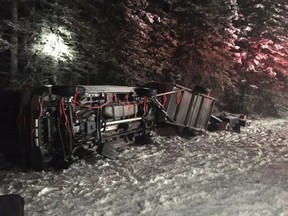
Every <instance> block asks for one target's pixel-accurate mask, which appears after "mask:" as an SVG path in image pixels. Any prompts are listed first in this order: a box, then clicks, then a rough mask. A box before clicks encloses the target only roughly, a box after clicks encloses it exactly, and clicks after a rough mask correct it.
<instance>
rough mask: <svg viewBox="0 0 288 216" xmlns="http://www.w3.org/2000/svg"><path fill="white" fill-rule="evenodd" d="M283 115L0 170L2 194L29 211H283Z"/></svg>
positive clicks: (286, 130)
mask: <svg viewBox="0 0 288 216" xmlns="http://www.w3.org/2000/svg"><path fill="white" fill-rule="evenodd" d="M287 124H288V119H260V120H255V121H253V124H252V126H251V127H249V128H242V133H241V134H238V133H234V132H229V131H217V132H209V133H206V134H203V135H199V136H196V137H180V136H178V135H177V134H176V135H175V133H173V132H171V131H167V133H166V134H164V135H163V134H162V135H161V136H160V135H159V134H158V135H155V139H154V143H153V144H149V145H137V144H132V145H123V144H120V145H119V146H118V150H119V151H120V152H121V154H120V157H119V159H118V160H114V161H113V160H109V159H103V158H102V157H101V156H99V155H97V156H95V157H93V158H90V159H88V160H86V161H84V160H81V161H77V162H76V163H74V164H73V165H72V166H71V167H70V168H69V169H67V170H63V171H49V172H34V171H31V170H28V171H23V170H17V169H13V170H10V171H1V172H0V180H1V187H0V194H8V193H17V194H20V195H21V196H23V197H24V199H25V213H26V215H29V216H30V215H32V216H33V215H34V216H37V215H72V216H73V215H75V216H76V215H77V216H78V215H80V216H82V215H83V216H94V215H95V216H96V215H97V216H98V215H99V216H100V215H105V216H109V215H131V216H132V215H156V216H160V215H168V216H169V215H171V216H177V215H181V216H182V215H196V216H198V215H199V216H202V215H203V216H204V215H205V216H206V215H217V216H218V215H223V216H224V215H227V216H228V215H229V216H230V215H241V216H242V215H244V216H250V215H251V216H252V215H253V216H255V215H261V216H262V215H265V216H266V215H280V216H285V215H288V205H287V203H288V147H287V143H288V142H287V139H288V127H287Z"/></svg>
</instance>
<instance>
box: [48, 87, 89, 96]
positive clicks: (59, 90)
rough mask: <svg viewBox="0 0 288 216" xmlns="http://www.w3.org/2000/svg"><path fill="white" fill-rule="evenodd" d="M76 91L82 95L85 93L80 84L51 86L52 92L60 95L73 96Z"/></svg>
mask: <svg viewBox="0 0 288 216" xmlns="http://www.w3.org/2000/svg"><path fill="white" fill-rule="evenodd" d="M76 91H77V93H78V94H79V95H80V96H83V95H84V94H85V88H84V87H82V86H79V87H76V86H59V85H55V86H52V94H55V95H60V96H62V97H71V96H74V95H75V94H76Z"/></svg>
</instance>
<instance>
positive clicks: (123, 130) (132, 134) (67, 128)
mask: <svg viewBox="0 0 288 216" xmlns="http://www.w3.org/2000/svg"><path fill="white" fill-rule="evenodd" d="M214 103H215V99H214V98H213V97H210V96H209V90H208V89H206V88H203V87H200V86H196V87H195V88H194V89H193V90H192V89H189V88H186V87H183V86H180V85H177V84H172V83H150V84H147V85H146V86H145V87H128V86H111V85H95V86H85V85H83V86H58V85H54V86H51V85H50V86H43V87H38V88H32V89H29V90H28V91H24V92H22V96H21V97H20V106H19V107H20V108H19V114H18V118H17V123H18V131H19V133H18V134H19V140H20V144H19V146H20V151H21V154H22V155H24V156H25V157H23V158H26V159H27V160H28V161H29V163H30V164H31V165H32V167H33V168H34V169H36V170H46V169H48V168H49V167H51V166H56V167H59V166H60V167H66V166H68V165H69V164H70V163H72V162H73V161H74V160H77V159H79V158H84V157H86V156H88V155H93V154H94V153H98V154H101V155H103V156H105V157H108V158H111V159H116V158H117V156H118V152H117V151H116V149H114V147H113V145H111V143H112V141H115V140H116V141H117V140H119V139H122V140H124V141H125V142H127V143H130V142H135V141H136V142H141V143H146V142H149V141H151V136H152V133H151V132H152V131H153V130H154V128H155V126H159V125H163V124H164V125H170V126H173V127H176V128H177V131H178V132H181V133H182V132H185V131H190V132H191V131H192V132H201V131H205V130H207V128H208V127H209V126H211V125H213V124H214V125H219V124H220V123H221V122H223V121H225V119H227V118H228V119H229V117H227V116H226V117H227V118H225V119H222V120H221V119H220V118H217V117H215V116H213V115H212V110H213V106H214ZM230 119H233V118H230ZM220 121H221V122H220ZM231 122H232V123H233V124H234V123H235V121H231ZM239 122H240V121H239ZM241 122H242V121H241ZM237 124H238V122H237V123H235V124H234V125H237ZM12 136H13V135H12Z"/></svg>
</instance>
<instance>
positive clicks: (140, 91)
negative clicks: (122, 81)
mask: <svg viewBox="0 0 288 216" xmlns="http://www.w3.org/2000/svg"><path fill="white" fill-rule="evenodd" d="M135 92H136V93H137V95H138V96H140V97H145V96H147V97H153V96H156V94H157V90H156V89H151V88H144V87H139V88H135Z"/></svg>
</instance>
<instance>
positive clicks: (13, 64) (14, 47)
mask: <svg viewBox="0 0 288 216" xmlns="http://www.w3.org/2000/svg"><path fill="white" fill-rule="evenodd" d="M11 15H12V22H13V27H12V34H11V50H10V75H11V84H13V83H15V81H16V74H17V72H18V35H17V34H18V33H17V29H18V0H12V1H11Z"/></svg>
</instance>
